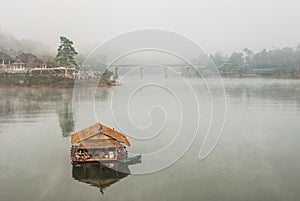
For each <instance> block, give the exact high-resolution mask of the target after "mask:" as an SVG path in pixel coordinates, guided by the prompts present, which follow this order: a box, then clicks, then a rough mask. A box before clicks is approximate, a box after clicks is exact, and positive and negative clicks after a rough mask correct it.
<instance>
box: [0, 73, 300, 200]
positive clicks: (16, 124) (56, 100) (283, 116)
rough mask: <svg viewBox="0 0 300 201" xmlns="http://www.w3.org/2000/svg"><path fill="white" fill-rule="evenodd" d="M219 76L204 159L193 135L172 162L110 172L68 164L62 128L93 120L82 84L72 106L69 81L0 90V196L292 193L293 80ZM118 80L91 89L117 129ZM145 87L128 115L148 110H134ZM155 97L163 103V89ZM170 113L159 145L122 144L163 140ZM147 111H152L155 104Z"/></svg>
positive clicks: (295, 159) (297, 161) (297, 191)
mask: <svg viewBox="0 0 300 201" xmlns="http://www.w3.org/2000/svg"><path fill="white" fill-rule="evenodd" d="M169 80H170V82H171V80H172V79H169ZM173 81H174V80H173ZM132 82H133V81H131V83H132ZM167 82H168V81H166V84H168V83H167ZM175 82H176V80H175ZM224 83H225V88H226V94H227V117H226V124H225V127H224V131H223V135H222V138H221V140H220V142H219V143H218V145H217V147H216V149H215V150H214V152H213V153H212V154H211V155H210V156H209V157H208V158H207V159H205V160H201V161H200V160H198V153H199V149H200V146H201V142H202V141H203V135H202V134H201V133H199V135H197V137H196V140H195V141H194V143H193V144H192V146H191V148H190V149H189V151H188V152H187V153H186V154H185V155H184V156H183V157H182V158H181V159H180V160H179V161H177V162H176V163H175V164H173V165H172V166H170V167H168V168H166V169H164V170H162V171H159V172H156V173H152V174H145V175H129V176H126V175H116V174H114V173H112V172H106V173H104V174H106V175H104V176H101V175H99V173H97V167H96V168H95V167H92V168H89V170H88V171H87V170H84V169H83V168H81V169H80V167H72V165H71V164H70V162H69V152H70V137H69V135H70V133H72V132H73V131H74V130H76V129H81V128H84V127H86V126H88V125H89V124H92V123H94V122H95V118H94V117H93V115H92V117H90V116H91V115H90V113H92V112H93V111H88V109H87V108H88V105H89V104H91V103H90V102H89V100H87V98H86V97H88V96H89V94H90V93H92V92H91V91H89V90H82V91H80V93H79V94H77V97H76V107H75V108H74V109H72V90H70V89H1V90H0V97H1V99H0V142H1V146H0V180H1V182H0V198H1V199H0V200H3V201H6V200H14V201H17V200H46V201H47V200H63V201H67V200H75V201H77V200H78V201H79V200H145V201H147V200H149V201H150V200H172V201H175V200H249V201H250V200H251V201H253V200H270V201H271V200H272V201H275V200H299V197H300V187H299V186H300V171H299V170H300V154H299V153H300V146H299V144H300V121H299V120H300V81H296V80H272V79H268V80H262V79H225V80H224ZM128 85H130V83H128ZM128 85H126V82H125V83H123V85H122V86H119V87H113V88H107V89H99V90H98V91H97V94H96V103H97V104H96V114H97V115H98V118H100V119H101V121H103V122H104V123H105V124H108V125H110V126H113V127H117V125H115V122H114V121H113V119H112V114H111V110H110V106H111V102H110V97H111V96H112V94H113V92H114V91H115V90H119V91H121V92H122V93H126V86H128ZM175 87H177V89H178V90H177V94H176V95H177V96H180V95H182V96H185V90H184V89H182V88H180V85H178V86H176V85H175ZM194 87H197V83H196V82H195V83H194ZM154 93H156V92H155V91H152V93H143V95H142V96H137V97H136V99H135V101H136V103H134V104H135V105H136V107H137V108H138V110H137V111H136V112H135V110H133V114H132V115H133V116H134V115H136V116H137V117H138V118H136V119H137V120H136V121H137V123H140V124H141V125H143V123H147V121H148V120H147V118H148V117H147V118H145V119H144V120H143V118H140V116H139V115H141V114H143V113H144V111H143V110H142V107H141V108H139V106H140V105H139V104H138V103H139V102H140V103H147V101H146V100H149V99H150V98H151V97H153V95H154ZM157 93H159V91H157ZM119 97H122V96H119ZM160 99H161V100H160V101H162V102H168V103H169V105H172V104H173V103H172V101H169V100H168V97H164V96H160ZM118 101H125V102H127V101H128V100H122V98H121V100H120V99H119V100H118ZM174 104H176V103H174ZM204 108H205V107H204ZM85 110H86V111H85ZM204 110H205V109H204ZM139 112H140V113H139ZM173 112H174V114H173V115H169V116H168V119H169V120H170V121H171V124H170V125H168V124H167V125H166V126H167V127H166V128H165V129H164V132H163V133H165V135H164V136H163V137H162V139H161V140H160V142H161V143H162V144H160V143H158V142H155V141H154V142H153V143H152V144H151V143H150V144H148V145H146V144H143V142H141V143H137V142H136V143H132V144H133V146H132V147H131V148H130V149H131V150H132V151H136V152H140V153H147V152H151V151H153V150H156V149H158V148H159V147H160V146H163V144H164V143H165V142H167V141H168V140H170V136H171V137H172V136H173V134H174V133H173V131H172V130H170V131H169V129H168V128H169V127H168V126H170V129H171V128H172V127H174V122H176V119H175V120H174V119H172V117H173V116H177V112H178V111H177V110H176V109H175V110H174V111H173ZM204 113H205V111H204ZM83 114H86V115H87V116H86V117H85V116H84V115H83ZM152 115H154V117H160V116H162V114H161V113H160V112H159V111H157V112H156V111H153V114H152ZM119 116H120V115H119ZM146 116H147V115H146ZM120 118H123V117H122V115H121V117H120ZM124 118H125V117H124ZM190 118H191V119H183V121H184V122H192V118H194V117H193V115H191V117H190ZM204 119H205V115H204ZM204 121H205V120H204ZM172 122H173V124H172ZM153 126H154V127H155V125H153ZM191 126H192V125H191ZM158 127H160V125H158ZM187 132H190V131H189V130H187ZM199 132H201V127H200V131H199ZM129 168H130V169H134V166H132V167H129ZM87 169H88V168H87ZM104 172H105V171H104ZM110 177H112V178H113V179H114V182H115V183H113V184H112V185H110V186H107V187H105V188H104V190H103V191H104V194H101V192H100V189H99V188H98V187H95V186H92V185H90V184H91V182H95V181H96V180H97V179H98V180H100V179H101V178H102V180H103V179H104V180H105V179H107V178H110Z"/></svg>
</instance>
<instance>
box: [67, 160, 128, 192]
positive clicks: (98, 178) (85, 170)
mask: <svg viewBox="0 0 300 201" xmlns="http://www.w3.org/2000/svg"><path fill="white" fill-rule="evenodd" d="M118 169H120V171H116V170H113V169H110V168H107V167H106V166H104V165H102V164H100V163H88V164H81V165H73V168H72V176H73V178H74V179H75V180H77V181H80V182H83V183H86V184H89V185H91V186H94V187H98V188H100V192H101V193H103V190H104V189H105V188H107V187H109V186H111V185H112V184H114V183H116V182H118V181H119V180H120V179H123V178H125V177H127V176H128V175H129V174H130V171H129V168H128V166H127V165H124V164H121V165H120V166H119V167H118Z"/></svg>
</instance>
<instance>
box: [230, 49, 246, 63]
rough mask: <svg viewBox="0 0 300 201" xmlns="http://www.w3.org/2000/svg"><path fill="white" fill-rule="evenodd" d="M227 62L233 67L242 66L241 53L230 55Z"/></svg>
mask: <svg viewBox="0 0 300 201" xmlns="http://www.w3.org/2000/svg"><path fill="white" fill-rule="evenodd" d="M229 62H230V63H232V64H233V65H234V66H241V65H242V64H243V53H237V52H234V53H232V55H231V56H230V57H229Z"/></svg>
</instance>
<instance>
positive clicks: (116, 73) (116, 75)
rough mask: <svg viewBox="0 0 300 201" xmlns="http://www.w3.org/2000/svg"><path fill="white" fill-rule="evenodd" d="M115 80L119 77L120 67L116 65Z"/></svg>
mask: <svg viewBox="0 0 300 201" xmlns="http://www.w3.org/2000/svg"><path fill="white" fill-rule="evenodd" d="M113 77H114V80H115V81H116V80H117V79H118V78H119V67H115V70H114V76H113Z"/></svg>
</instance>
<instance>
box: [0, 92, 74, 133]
mask: <svg viewBox="0 0 300 201" xmlns="http://www.w3.org/2000/svg"><path fill="white" fill-rule="evenodd" d="M71 101H72V90H70V89H27V88H26V89H1V91H0V121H4V122H14V121H18V122H33V121H36V119H37V118H40V117H43V116H45V114H51V113H55V112H56V113H57V114H58V117H59V125H60V127H61V130H62V135H63V137H66V136H68V135H69V133H70V132H72V131H73V128H74V120H73V113H72V107H71Z"/></svg>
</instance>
